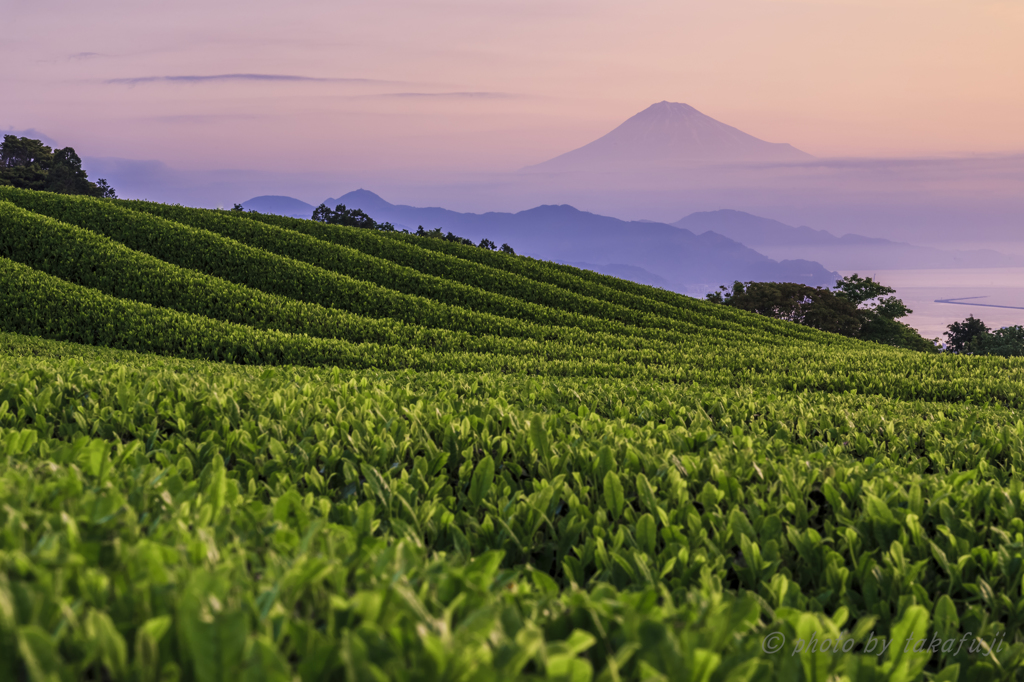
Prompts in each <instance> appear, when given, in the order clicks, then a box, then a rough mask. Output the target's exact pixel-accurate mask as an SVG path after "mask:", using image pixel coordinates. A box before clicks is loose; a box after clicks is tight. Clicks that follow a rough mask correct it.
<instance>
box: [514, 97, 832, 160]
mask: <svg viewBox="0 0 1024 682" xmlns="http://www.w3.org/2000/svg"><path fill="white" fill-rule="evenodd" d="M812 158H814V157H812V156H811V155H810V154H807V153H805V152H802V151H800V150H799V149H797V148H795V147H793V146H792V145H789V144H784V143H773V142H765V141H764V140H760V139H758V138H756V137H754V136H753V135H748V134H747V133H745V132H743V131H742V130H739V129H737V128H733V127H732V126H730V125H726V124H724V123H721V122H720V121H716V120H715V119H713V118H711V117H710V116H706V115H705V114H702V113H701V112H699V111H697V110H696V109H694V108H693V107H691V106H690V105H688V104H680V103H678V102H658V103H657V104H652V105H651V106H649V107H647V108H646V109H644V110H643V111H641V112H640V113H638V114H636V115H634V116H631V117H630V118H629V119H627V120H626V121H625V122H624V123H623V124H622V125H620V126H618V127H617V128H615V129H614V130H612V131H611V132H610V133H608V134H607V135H604V136H603V137H600V138H598V139H596V140H594V141H593V142H591V143H590V144H586V145H584V146H582V147H580V148H579V149H574V150H572V151H570V152H566V153H565V154H562V155H561V156H556V157H555V158H553V159H550V160H548V161H545V162H543V163H539V164H537V165H535V166H529V167H527V168H526V169H524V170H527V171H546V172H587V173H590V172H595V171H596V172H607V171H613V172H616V173H619V172H621V171H623V170H637V169H651V168H665V167H674V166H684V167H685V166H694V165H707V164H749V163H786V162H793V161H808V160H810V159H812Z"/></svg>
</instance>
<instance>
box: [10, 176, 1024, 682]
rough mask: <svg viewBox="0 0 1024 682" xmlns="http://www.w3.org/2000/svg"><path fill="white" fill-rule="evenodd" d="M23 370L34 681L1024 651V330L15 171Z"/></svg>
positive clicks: (23, 570) (739, 668)
mask: <svg viewBox="0 0 1024 682" xmlns="http://www.w3.org/2000/svg"><path fill="white" fill-rule="evenodd" d="M0 372H2V374H0V376H2V377H3V380H2V381H0V455H2V456H0V502H2V504H0V528H2V529H3V530H2V533H0V680H19V681H20V680H89V679H96V680H99V679H107V680H181V681H182V682H191V681H196V682H208V681H211V682H212V681H215V680H228V679H239V680H250V679H251V680H257V679H259V680H281V681H290V680H296V679H299V680H363V679H365V680H424V681H426V680H472V681H476V680H480V681H484V680H493V679H502V680H518V679H523V680H542V679H545V680H572V681H576V680H581V681H592V680H616V679H617V680H672V679H679V680H723V681H724V680H779V681H783V680H786V681H788V680H820V679H829V678H830V676H831V679H849V680H915V679H937V680H938V679H941V680H989V679H1006V680H1020V679H1022V674H1021V672H1020V670H1021V662H1022V660H1024V635H1022V630H1021V625H1024V593H1022V589H1024V588H1022V585H1024V583H1022V577H1024V556H1022V537H1024V515H1022V513H1021V510H1022V509H1024V485H1022V481H1021V472H1022V471H1024V423H1022V422H1021V420H1020V411H1021V409H1022V408H1024V362H1022V361H1021V360H1020V359H1002V358H972V357H955V356H953V357H950V356H934V355H929V354H916V353H913V352H910V351H903V350H896V349H891V348H887V347H883V346H878V345H873V344H868V343H861V342H857V341H853V340H850V339H846V338H843V337H839V336H834V335H830V334H826V333H822V332H818V331H816V330H813V329H809V328H804V327H799V326H796V325H792V324H788V323H783V322H779V321H775V320H771V319H768V318H763V317H757V316H753V315H749V314H746V313H743V312H740V311H737V310H734V309H732V308H729V307H726V306H715V305H712V304H709V303H706V302H703V301H698V300H694V299H690V298H687V297H684V296H680V295H678V294H674V293H671V292H668V291H665V290H662V289H656V288H653V287H647V286H643V285H639V284H635V283H632V282H627V281H624V280H619V279H615V278H613V277H609V276H606V275H601V274H598V273H595V272H591V271H587V270H579V269H576V268H573V267H570V266H566V265H558V264H553V263H547V262H543V261H537V260H533V259H530V258H525V257H521V256H509V255H506V254H503V253H498V252H493V251H488V250H485V249H481V248H477V247H471V246H465V245H461V244H454V243H451V242H446V241H442V240H437V239H431V238H427V237H416V236H413V235H404V234H394V233H379V232H373V231H368V230H361V229H357V228H350V227H343V226H332V225H325V224H321V223H315V222H310V221H304V220H297V219H291V218H284V217H277V216H265V215H257V214H242V215H240V214H238V213H233V212H226V211H210V210H200V209H191V208H186V207H181V206H167V205H162V204H153V203H146V202H132V201H113V200H101V199H90V198H79V197H67V196H60V195H54V194H46V193H38V192H27V191H20V190H12V189H10V188H0ZM925 633H927V635H926V634H925ZM965 633H970V634H969V636H967V635H966V634H965ZM962 636H967V640H965V641H967V642H968V645H970V644H972V643H973V644H974V647H973V649H972V648H970V646H967V647H964V650H963V651H962V652H960V653H954V651H953V649H954V646H955V645H954V646H951V647H950V648H949V649H946V648H944V647H943V646H939V647H938V648H936V649H935V650H933V651H930V650H929V649H928V648H927V647H928V645H929V643H930V642H931V641H932V637H938V638H939V641H940V645H942V644H944V643H945V642H947V641H954V640H955V641H957V642H959V641H960V638H961V637H962ZM871 637H874V638H876V640H875V641H876V645H875V649H874V650H867V647H869V646H870V641H871V640H870V639H869V638H871ZM921 637H928V641H927V642H926V643H925V644H924V645H922V646H920V647H917V648H916V650H915V648H914V646H907V645H906V642H908V641H909V642H911V644H916V643H917V640H918V639H919V638H921ZM812 638H813V639H814V641H815V642H816V643H818V644H819V646H817V647H814V648H813V649H812V647H811V646H810V644H809V642H810V641H811V640H812ZM878 638H884V640H885V642H888V643H889V644H890V645H891V646H889V647H886V651H885V653H884V654H880V653H879V651H878V650H879V649H880V647H879V645H878V644H877V641H878ZM972 638H973V639H972ZM825 640H827V641H829V645H830V646H832V645H833V643H835V642H840V643H842V644H841V645H836V651H831V650H829V651H824V652H823V651H822V649H821V646H823V644H822V643H823V641H825ZM896 640H898V641H896ZM846 642H850V644H849V645H848V646H847V645H846ZM978 642H984V643H985V646H982V645H981V644H978ZM989 650H991V651H992V654H991V655H989V654H988V653H987V652H988V651H989Z"/></svg>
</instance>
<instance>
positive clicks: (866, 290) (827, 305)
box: [706, 273, 936, 352]
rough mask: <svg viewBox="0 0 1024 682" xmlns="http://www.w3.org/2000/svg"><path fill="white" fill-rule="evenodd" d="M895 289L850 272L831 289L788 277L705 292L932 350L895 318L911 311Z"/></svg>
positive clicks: (823, 326) (784, 316)
mask: <svg viewBox="0 0 1024 682" xmlns="http://www.w3.org/2000/svg"><path fill="white" fill-rule="evenodd" d="M894 293H896V290H895V289H893V288H892V287H887V286H885V285H884V284H881V283H880V282H876V281H874V280H873V279H872V278H871V277H861V276H860V275H858V274H856V273H854V274H853V275H849V276H847V277H844V278H842V279H840V280H836V285H835V287H834V288H833V289H826V288H824V287H812V286H808V285H806V284H796V283H793V282H734V283H733V286H732V290H729V289H727V288H726V287H724V286H723V287H719V291H715V292H711V293H709V294H708V295H707V296H706V298H707V299H708V300H709V301H712V302H714V303H722V304H725V305H729V306H732V307H734V308H739V309H741V310H747V311H750V312H752V313H757V314H759V315H766V316H768V317H774V318H776V319H779V320H788V321H789V322H796V323H797V324H802V325H806V326H808V327H814V328H815V329H820V330H822V331H827V332H833V333H836V334H842V335H843V336H850V337H853V338H858V339H862V340H864V341H874V342H876V343H882V344H886V345H889V346H898V347H901V348H912V349H914V350H921V351H927V352H935V351H936V346H935V343H933V342H931V341H928V340H927V339H925V338H923V337H922V336H921V335H920V334H918V333H917V330H915V329H914V328H913V327H911V326H910V325H908V324H905V323H903V322H900V321H899V319H900V318H902V317H906V316H907V315H910V314H911V313H912V312H914V311H912V310H911V309H910V308H908V307H907V306H906V305H905V304H904V303H903V301H901V300H900V299H898V298H896V297H895V296H891V295H890V294H894Z"/></svg>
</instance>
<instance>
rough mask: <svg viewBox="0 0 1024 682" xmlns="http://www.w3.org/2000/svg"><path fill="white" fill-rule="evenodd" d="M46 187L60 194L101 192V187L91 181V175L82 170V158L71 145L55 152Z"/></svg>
mask: <svg viewBox="0 0 1024 682" xmlns="http://www.w3.org/2000/svg"><path fill="white" fill-rule="evenodd" d="M46 189H47V191H50V192H56V193H58V194H88V195H92V196H99V194H100V191H99V188H98V187H97V186H96V185H95V184H94V183H91V182H89V176H88V175H86V173H85V171H84V170H82V159H80V158H79V156H78V154H76V153H75V150H74V149H73V148H71V147H64V148H63V149H58V150H57V151H55V152H54V153H53V163H52V164H51V165H50V172H49V176H48V178H47V181H46Z"/></svg>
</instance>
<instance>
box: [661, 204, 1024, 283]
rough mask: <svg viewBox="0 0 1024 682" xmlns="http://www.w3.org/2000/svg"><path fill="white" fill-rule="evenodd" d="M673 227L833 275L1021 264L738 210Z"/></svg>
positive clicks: (985, 252)
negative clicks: (819, 266) (814, 265)
mask: <svg viewBox="0 0 1024 682" xmlns="http://www.w3.org/2000/svg"><path fill="white" fill-rule="evenodd" d="M672 225H674V226H676V227H679V228H682V229H685V230H687V231H688V232H692V233H696V234H702V233H714V234H720V235H724V236H726V237H728V238H730V239H734V240H736V241H738V242H740V243H742V244H744V245H746V246H749V247H750V248H752V249H755V250H756V251H758V252H760V253H763V254H765V255H766V256H769V257H771V258H780V257H783V256H785V257H787V258H806V259H810V260H815V261H818V262H820V263H823V264H824V265H825V267H828V268H835V269H836V270H858V269H860V270H871V269H877V270H908V269H927V268H990V267H1016V266H1020V265H1024V258H1021V257H1020V256H1013V255H1007V254H1003V253H1000V252H998V251H992V250H989V249H978V250H971V251H945V250H942V249H936V248H933V247H929V246H917V245H914V244H908V243H906V242H895V241H890V240H888V239H881V238H878V237H864V236H862V235H859V234H844V235H843V236H841V237H837V236H836V235H834V234H832V233H831V232H828V231H826V230H815V229H812V228H810V227H806V226H802V227H793V226H791V225H786V224H785V223H781V222H779V221H777V220H771V219H770V218H761V217H759V216H756V215H751V214H750V213H744V212H742V211H732V210H721V211H705V212H700V213H691V214H690V215H688V216H686V217H685V218H683V219H681V220H678V221H676V222H674V223H672Z"/></svg>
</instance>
